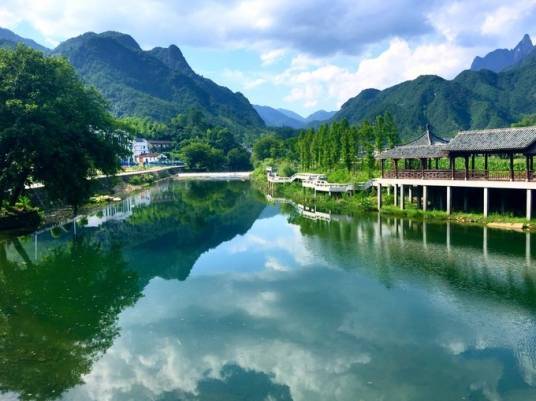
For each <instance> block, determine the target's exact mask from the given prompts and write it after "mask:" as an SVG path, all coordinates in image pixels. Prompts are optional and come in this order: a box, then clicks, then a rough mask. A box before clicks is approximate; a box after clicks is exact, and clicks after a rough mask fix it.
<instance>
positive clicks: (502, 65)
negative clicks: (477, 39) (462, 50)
mask: <svg viewBox="0 0 536 401" xmlns="http://www.w3.org/2000/svg"><path fill="white" fill-rule="evenodd" d="M533 50H534V45H533V44H532V40H531V39H530V36H529V35H525V36H523V39H522V40H521V42H519V43H518V45H517V46H516V47H515V48H513V49H512V50H508V49H497V50H494V51H492V52H491V53H488V54H487V55H486V56H484V57H476V58H475V59H474V61H473V64H472V65H471V70H472V71H480V70H490V71H493V72H501V71H504V70H505V69H507V68H510V67H512V66H514V65H516V64H518V63H520V62H521V61H522V60H523V59H524V58H525V57H527V56H528V55H529V54H531V53H532V51H533Z"/></svg>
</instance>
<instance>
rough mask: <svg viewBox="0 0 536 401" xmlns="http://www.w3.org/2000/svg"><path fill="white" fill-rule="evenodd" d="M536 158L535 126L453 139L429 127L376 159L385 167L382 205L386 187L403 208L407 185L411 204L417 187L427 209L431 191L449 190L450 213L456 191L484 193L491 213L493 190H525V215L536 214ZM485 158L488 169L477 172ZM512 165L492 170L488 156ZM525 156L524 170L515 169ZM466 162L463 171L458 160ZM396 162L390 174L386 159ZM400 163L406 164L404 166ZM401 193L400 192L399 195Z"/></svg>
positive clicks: (380, 181) (478, 132) (381, 181)
mask: <svg viewBox="0 0 536 401" xmlns="http://www.w3.org/2000/svg"><path fill="white" fill-rule="evenodd" d="M535 154H536V127H527V128H499V129H485V130H475V131H461V132H459V133H458V134H457V135H456V136H455V137H454V138H452V139H451V140H450V141H448V140H447V139H445V138H441V137H439V136H437V135H434V134H433V133H432V132H431V131H430V129H427V130H426V132H425V133H424V134H423V135H422V136H421V137H419V138H418V139H416V140H414V141H412V142H409V143H407V144H404V145H400V146H396V147H394V148H392V149H389V150H385V151H383V152H381V153H379V154H378V155H377V159H379V160H380V163H381V178H380V179H378V180H376V182H375V186H377V187H378V188H379V189H380V190H379V191H378V194H379V195H378V206H379V207H381V187H382V186H387V187H394V188H395V202H398V200H397V199H396V198H397V197H398V196H397V195H398V192H400V195H401V196H400V206H401V207H402V208H403V207H404V197H405V192H404V187H405V186H406V187H408V191H409V197H410V201H412V199H413V197H412V196H411V195H412V188H414V187H417V189H421V193H422V195H421V197H420V198H419V199H418V202H419V203H420V204H422V207H423V209H424V210H426V208H427V205H428V199H427V191H428V187H434V188H435V187H444V188H446V198H447V199H446V204H447V205H446V210H447V212H448V213H450V212H451V206H452V188H481V189H483V201H484V203H483V213H484V215H485V216H487V214H488V209H489V189H490V188H493V189H504V190H508V189H511V190H513V189H523V190H526V216H527V218H528V219H530V218H531V215H532V190H533V189H536V179H535V177H534V174H533V167H534V164H533V159H534V155H535ZM477 156H480V157H481V158H483V166H480V168H477V166H476V163H475V158H476V157H477ZM490 156H496V157H499V158H500V159H501V160H503V162H504V161H507V164H508V169H503V170H494V169H490V168H489V157H490ZM519 156H523V158H524V163H523V168H522V169H520V168H519V166H517V167H518V168H515V167H516V166H515V160H516V158H519ZM459 159H462V160H463V169H459V168H457V167H459V163H458V164H457V163H456V160H459ZM386 160H389V161H391V163H390V164H391V169H390V170H388V171H386V169H385V161H386ZM441 160H443V161H444V160H448V168H440V165H444V164H445V163H441ZM400 161H403V166H402V168H400V165H399V164H400ZM396 190H398V191H396Z"/></svg>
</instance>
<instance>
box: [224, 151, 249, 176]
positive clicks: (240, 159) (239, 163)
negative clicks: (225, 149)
mask: <svg viewBox="0 0 536 401" xmlns="http://www.w3.org/2000/svg"><path fill="white" fill-rule="evenodd" d="M250 158H251V155H250V154H249V152H248V151H247V150H245V149H243V148H234V149H231V150H230V151H229V153H228V154H227V167H228V168H229V170H230V171H249V170H251V168H252V166H251V161H250Z"/></svg>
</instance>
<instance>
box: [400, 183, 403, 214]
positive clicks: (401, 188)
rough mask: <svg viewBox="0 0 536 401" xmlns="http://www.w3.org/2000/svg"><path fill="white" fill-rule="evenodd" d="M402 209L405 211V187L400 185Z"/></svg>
mask: <svg viewBox="0 0 536 401" xmlns="http://www.w3.org/2000/svg"><path fill="white" fill-rule="evenodd" d="M400 209H402V210H404V185H403V184H401V185H400Z"/></svg>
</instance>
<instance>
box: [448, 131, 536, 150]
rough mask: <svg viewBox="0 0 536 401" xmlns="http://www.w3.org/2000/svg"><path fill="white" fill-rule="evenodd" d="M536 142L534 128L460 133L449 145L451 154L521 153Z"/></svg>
mask: <svg viewBox="0 0 536 401" xmlns="http://www.w3.org/2000/svg"><path fill="white" fill-rule="evenodd" d="M535 142H536V127H523V128H497V129H484V130H477V131H461V132H459V133H458V135H456V136H455V137H454V138H453V139H452V140H451V141H450V143H449V145H448V147H447V148H448V150H449V151H451V152H497V151H523V150H525V149H527V148H528V147H529V146H531V145H533V144H534V143H535Z"/></svg>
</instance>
